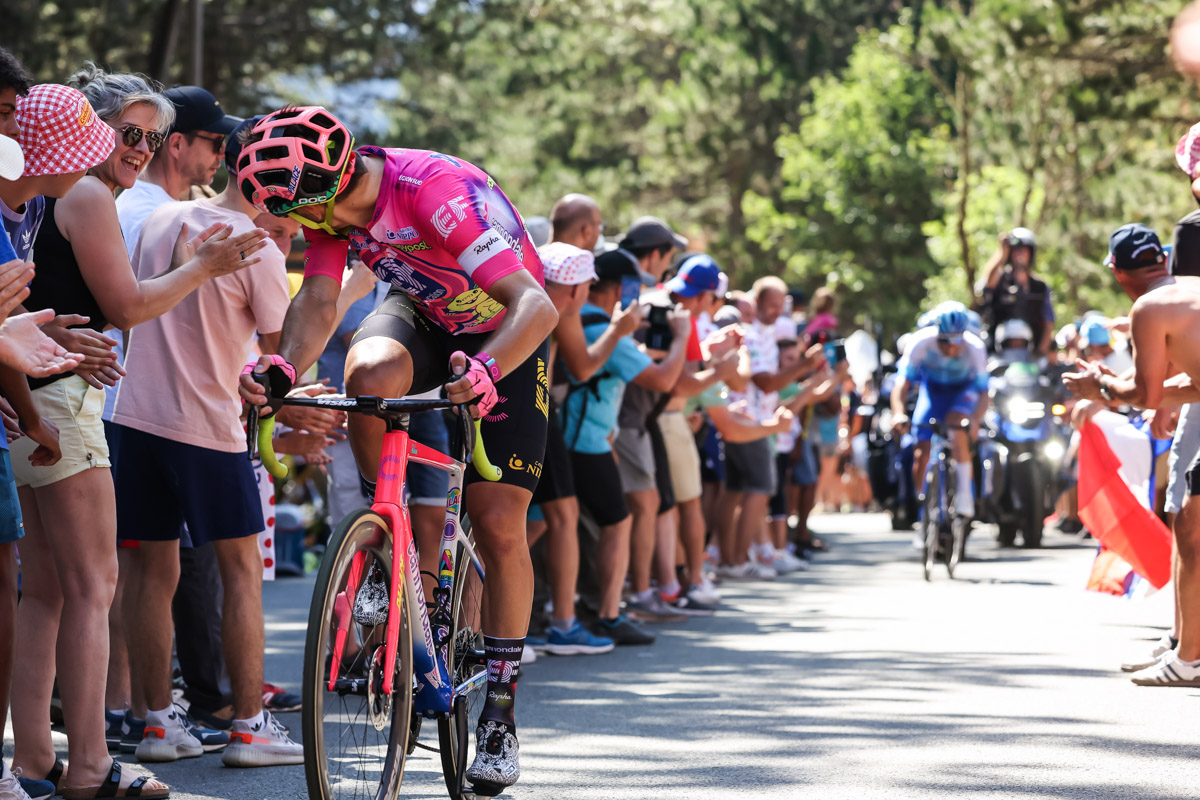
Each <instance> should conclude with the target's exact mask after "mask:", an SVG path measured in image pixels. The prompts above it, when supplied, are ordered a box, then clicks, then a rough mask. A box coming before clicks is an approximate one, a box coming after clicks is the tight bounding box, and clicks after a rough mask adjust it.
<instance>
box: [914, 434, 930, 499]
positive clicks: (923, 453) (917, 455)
mask: <svg viewBox="0 0 1200 800" xmlns="http://www.w3.org/2000/svg"><path fill="white" fill-rule="evenodd" d="M928 463H929V442H917V445H916V447H914V448H913V486H914V487H916V490H917V491H918V492H923V491H925V465H926V464H928Z"/></svg>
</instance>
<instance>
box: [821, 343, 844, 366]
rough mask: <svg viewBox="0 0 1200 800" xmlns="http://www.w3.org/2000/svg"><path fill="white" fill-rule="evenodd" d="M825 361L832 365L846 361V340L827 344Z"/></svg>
mask: <svg viewBox="0 0 1200 800" xmlns="http://www.w3.org/2000/svg"><path fill="white" fill-rule="evenodd" d="M825 360H826V361H828V362H829V363H830V364H840V363H842V362H843V361H845V360H846V340H845V339H834V340H832V341H829V342H826V343H825Z"/></svg>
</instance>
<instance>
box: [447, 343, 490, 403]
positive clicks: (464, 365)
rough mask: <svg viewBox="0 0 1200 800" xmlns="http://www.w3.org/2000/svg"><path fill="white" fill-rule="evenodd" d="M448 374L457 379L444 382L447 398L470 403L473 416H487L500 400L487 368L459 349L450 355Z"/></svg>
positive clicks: (455, 401)
mask: <svg viewBox="0 0 1200 800" xmlns="http://www.w3.org/2000/svg"><path fill="white" fill-rule="evenodd" d="M450 374H451V375H452V376H455V377H456V378H457V379H456V380H452V381H450V382H449V383H447V384H446V397H447V399H449V401H450V402H451V403H460V404H461V403H471V405H470V406H469V409H470V411H471V416H472V417H473V418H475V419H480V418H481V417H485V416H487V414H488V412H490V411H491V410H492V408H494V407H495V405H496V403H498V402H499V401H500V396H499V395H498V394H496V385H495V384H494V383H492V376H491V374H490V373H489V372H488V368H487V367H485V366H484V365H483V364H482V363H481V362H479V361H477V360H476V359H474V358H471V357H469V356H468V355H467V354H466V353H464V352H462V351H461V350H459V351H457V352H455V353H454V354H453V355H451V356H450ZM458 376H461V377H458ZM472 401H474V402H472Z"/></svg>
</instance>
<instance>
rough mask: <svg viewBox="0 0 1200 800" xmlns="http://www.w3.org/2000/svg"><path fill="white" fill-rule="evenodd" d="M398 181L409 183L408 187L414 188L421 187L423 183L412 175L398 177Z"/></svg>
mask: <svg viewBox="0 0 1200 800" xmlns="http://www.w3.org/2000/svg"><path fill="white" fill-rule="evenodd" d="M396 181H397V182H398V183H407V184H408V185H410V186H413V187H416V186H420V185H421V183H422V181H421V179H420V178H414V177H412V176H411V175H397V176H396Z"/></svg>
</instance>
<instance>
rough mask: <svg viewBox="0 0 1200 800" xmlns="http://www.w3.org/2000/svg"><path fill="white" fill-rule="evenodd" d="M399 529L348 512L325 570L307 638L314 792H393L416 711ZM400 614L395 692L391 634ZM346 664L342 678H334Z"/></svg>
mask: <svg viewBox="0 0 1200 800" xmlns="http://www.w3.org/2000/svg"><path fill="white" fill-rule="evenodd" d="M391 570H392V532H391V529H390V527H389V525H388V522H387V521H386V520H385V519H383V518H382V517H380V516H379V515H378V514H375V513H373V512H371V511H369V510H367V509H363V510H360V511H356V512H354V513H353V514H351V515H350V516H348V517H346V519H344V520H342V522H341V524H340V525H338V528H337V530H336V531H335V532H334V534H333V536H332V537H331V538H330V541H329V546H328V548H327V549H326V550H325V556H324V558H323V560H322V562H321V568H320V570H319V571H318V572H317V582H316V586H315V587H314V589H313V599H312V605H311V606H310V609H309V615H308V636H307V639H306V641H305V645H304V706H303V715H302V724H303V732H304V775H305V778H306V780H307V783H308V796H309V797H310V798H312V800H351V798H354V799H355V800H357V798H374V800H392V798H394V797H396V794H397V793H398V792H399V791H400V782H401V781H402V780H403V778H404V763H405V756H406V748H407V744H408V739H409V725H410V721H411V718H412V629H411V627H410V624H409V619H408V602H407V592H408V586H407V584H405V583H404V582H403V581H401V582H400V584H399V585H398V586H397V587H394V588H393V587H391V586H390V585H389V584H390V583H391ZM391 614H399V615H400V619H399V624H400V628H399V637H398V641H397V642H396V648H397V655H396V670H395V680H394V683H393V688H392V693H391V694H390V695H388V694H384V693H383V691H382V688H383V677H384V672H385V669H386V667H385V659H384V639H385V634H386V630H387V620H388V617H389V615H391ZM335 665H336V672H337V675H336V678H335V679H334V681H333V685H332V686H331V685H330V678H331V677H333V676H332V673H333V672H334V669H335Z"/></svg>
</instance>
